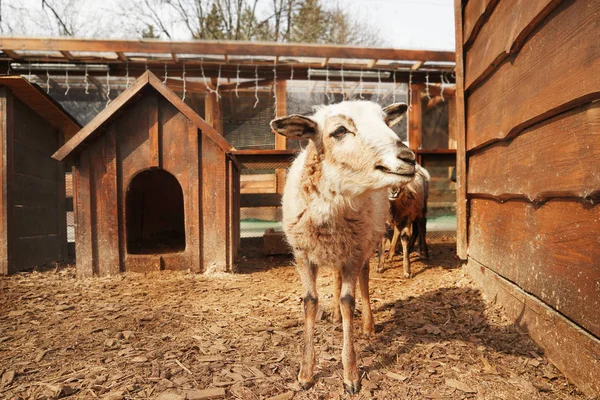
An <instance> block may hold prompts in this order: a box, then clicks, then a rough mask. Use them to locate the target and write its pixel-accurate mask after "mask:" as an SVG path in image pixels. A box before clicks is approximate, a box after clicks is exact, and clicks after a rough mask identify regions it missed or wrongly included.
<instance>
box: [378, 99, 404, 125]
mask: <svg viewBox="0 0 600 400" xmlns="http://www.w3.org/2000/svg"><path fill="white" fill-rule="evenodd" d="M406 110H408V106H407V105H406V103H394V104H390V105H389V106H387V107H386V108H384V109H383V112H384V113H385V123H386V124H387V126H389V127H390V128H391V127H392V126H394V125H396V124H397V123H398V122H400V120H401V119H402V117H403V116H404V114H405V113H406Z"/></svg>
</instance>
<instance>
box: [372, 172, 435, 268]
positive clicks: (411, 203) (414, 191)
mask: <svg viewBox="0 0 600 400" xmlns="http://www.w3.org/2000/svg"><path fill="white" fill-rule="evenodd" d="M430 179H431V178H430V176H429V173H428V172H427V170H426V169H425V168H423V167H421V166H420V165H418V164H417V165H416V173H415V179H414V180H413V181H412V182H410V183H409V184H408V185H406V186H402V187H393V188H392V189H390V191H389V193H390V194H389V197H390V221H389V225H391V227H392V228H393V231H394V233H393V237H392V240H391V243H390V248H389V251H388V255H387V259H389V260H392V258H393V257H394V254H395V253H396V246H397V244H398V238H400V240H401V243H402V254H403V260H402V265H403V268H404V277H405V278H409V277H410V276H411V271H410V250H411V248H412V247H413V245H414V243H415V241H416V239H417V238H418V239H419V252H420V253H421V255H422V254H423V252H424V253H425V257H426V258H427V259H429V249H428V248H427V240H426V236H427V227H426V224H427V219H426V213H427V199H428V197H429V181H430ZM385 242H386V239H383V240H382V241H381V247H380V249H379V263H378V265H377V272H382V271H383V268H384V264H385V258H386V257H385V255H384V244H385Z"/></svg>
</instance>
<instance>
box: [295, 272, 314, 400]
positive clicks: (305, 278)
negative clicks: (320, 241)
mask: <svg viewBox="0 0 600 400" xmlns="http://www.w3.org/2000/svg"><path fill="white" fill-rule="evenodd" d="M296 269H297V270H298V273H299V274H300V279H301V280H302V286H303V287H304V353H303V356H302V364H301V366H300V373H299V374H298V381H299V382H300V386H301V387H302V389H309V388H310V387H312V385H314V383H315V381H314V376H313V371H314V367H315V349H314V331H315V318H316V315H317V309H318V307H319V299H318V296H317V282H316V281H317V267H316V266H315V265H314V264H311V263H309V262H308V261H303V262H299V263H298V265H297V266H296Z"/></svg>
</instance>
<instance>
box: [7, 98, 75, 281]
mask: <svg viewBox="0 0 600 400" xmlns="http://www.w3.org/2000/svg"><path fill="white" fill-rule="evenodd" d="M7 96H9V97H10V98H11V99H10V100H9V104H12V106H11V107H12V123H10V125H11V130H12V133H11V134H10V136H11V137H9V138H8V140H9V142H10V141H12V143H10V145H9V148H12V150H11V151H10V152H9V153H8V154H7V156H8V158H7V161H8V163H9V164H10V165H11V168H10V172H9V173H10V174H11V175H12V178H9V179H12V185H11V186H10V187H9V188H8V192H9V193H8V195H9V198H10V201H9V203H8V204H9V209H8V211H7V212H8V213H9V214H10V217H9V220H10V221H11V222H10V224H11V225H12V228H9V231H10V238H9V241H10V245H9V251H10V252H11V253H12V254H11V255H10V265H9V272H16V271H19V270H24V269H29V268H33V267H35V266H39V265H44V264H49V263H53V262H56V261H60V260H63V259H65V257H66V241H67V238H66V213H65V211H64V210H65V201H66V200H65V191H64V185H65V174H64V167H63V166H62V164H61V163H59V162H58V161H55V160H53V159H52V158H50V157H51V155H52V153H54V151H55V150H56V149H57V148H58V147H59V145H60V143H61V135H62V134H61V133H60V132H58V131H57V129H56V128H54V127H53V126H51V125H50V124H49V123H48V122H47V121H45V120H44V119H43V118H41V117H40V116H39V115H38V114H37V113H35V112H34V111H33V110H31V109H30V108H29V107H28V106H27V105H25V104H24V103H22V102H21V101H20V100H19V99H18V98H17V97H15V96H14V95H13V94H12V93H11V92H9V91H7ZM11 269H12V271H10V270H11Z"/></svg>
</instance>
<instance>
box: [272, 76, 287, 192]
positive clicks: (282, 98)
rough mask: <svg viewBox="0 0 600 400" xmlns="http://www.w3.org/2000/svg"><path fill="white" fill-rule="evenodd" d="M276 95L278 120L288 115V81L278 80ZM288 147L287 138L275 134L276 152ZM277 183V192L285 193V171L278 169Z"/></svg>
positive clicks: (276, 172)
mask: <svg viewBox="0 0 600 400" xmlns="http://www.w3.org/2000/svg"><path fill="white" fill-rule="evenodd" d="M275 95H276V97H277V104H275V114H276V116H277V118H279V117H284V116H285V115H287V99H286V95H287V90H286V81H285V80H278V81H277V87H276V89H275ZM286 146H287V138H286V137H285V136H283V135H279V134H275V150H285V149H286ZM275 174H276V178H277V183H276V188H275V189H276V190H275V191H276V192H277V193H283V187H284V185H285V169H278V170H276V171H275Z"/></svg>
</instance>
